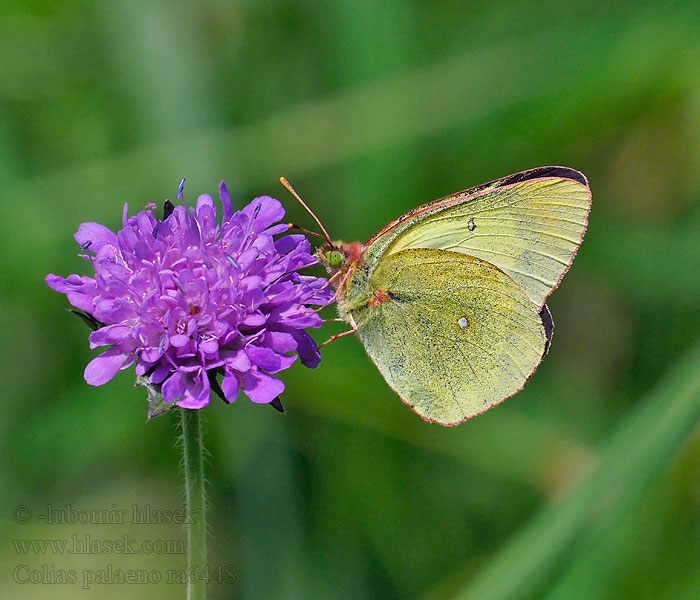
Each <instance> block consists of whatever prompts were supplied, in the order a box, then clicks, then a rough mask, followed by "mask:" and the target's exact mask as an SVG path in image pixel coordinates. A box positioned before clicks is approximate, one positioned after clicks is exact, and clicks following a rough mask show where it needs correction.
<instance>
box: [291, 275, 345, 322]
mask: <svg viewBox="0 0 700 600" xmlns="http://www.w3.org/2000/svg"><path fill="white" fill-rule="evenodd" d="M354 270H355V268H354V267H350V268H349V269H348V270H347V271H346V272H345V275H344V276H343V279H342V280H341V282H340V283H339V284H338V287H337V288H336V289H335V293H334V294H333V296H332V297H331V299H330V300H329V301H328V302H327V303H326V304H324V305H323V306H321V307H319V308H317V309H315V310H307V311H305V312H302V313H300V314H302V315H304V314H309V313H317V312H321V311H322V310H323V309H324V308H326V306H328V305H329V304H330V303H331V302H334V301H335V300H337V299H338V293H339V292H340V290H342V289H343V286H344V285H345V282H346V281H347V280H348V277H350V275H352V272H353V271H354ZM340 272H341V271H336V272H335V273H334V274H333V277H335V276H336V275H337V274H338V273H340ZM333 277H331V279H333ZM331 279H329V280H328V283H330V281H331ZM326 285H328V284H327V283H326V284H324V287H325V286H326Z"/></svg>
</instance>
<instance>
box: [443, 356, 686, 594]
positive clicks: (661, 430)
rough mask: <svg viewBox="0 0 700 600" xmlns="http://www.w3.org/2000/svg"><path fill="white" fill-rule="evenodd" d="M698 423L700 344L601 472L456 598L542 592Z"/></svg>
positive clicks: (611, 447) (642, 408)
mask: <svg viewBox="0 0 700 600" xmlns="http://www.w3.org/2000/svg"><path fill="white" fill-rule="evenodd" d="M698 419H700V344H697V345H696V346H695V347H693V348H692V349H691V350H690V351H689V352H688V353H687V355H686V356H684V357H683V358H682V359H680V360H679V361H678V362H677V363H676V364H675V365H674V366H673V367H672V368H671V369H670V371H669V372H668V373H667V375H666V376H665V377H664V378H663V379H662V380H661V381H660V382H659V383H658V385H657V387H656V388H655V389H654V390H653V391H652V392H651V393H650V394H649V395H648V396H647V397H646V398H645V399H644V400H643V401H642V402H641V403H640V404H639V406H638V407H637V408H636V409H635V410H634V411H633V412H632V413H631V414H630V415H629V416H628V417H627V418H626V419H625V420H624V421H623V422H622V423H621V425H620V427H619V428H618V430H617V431H616V432H615V433H614V434H613V435H612V437H611V439H610V441H609V443H608V444H607V447H606V448H605V450H604V452H603V453H602V455H601V457H600V461H599V464H598V465H597V466H596V467H595V469H593V470H592V471H591V472H590V473H589V474H588V475H587V476H586V477H585V478H584V479H583V480H582V481H580V482H579V483H577V484H575V485H573V486H572V487H571V488H570V489H569V491H568V492H567V493H566V494H565V495H564V496H563V497H562V498H561V499H560V500H559V501H557V502H555V503H554V504H553V505H552V506H549V507H547V508H545V509H544V510H543V511H542V512H541V513H540V514H539V515H537V516H536V517H535V518H534V519H533V520H532V521H531V522H530V523H529V524H527V525H526V526H525V527H524V528H523V529H522V530H521V531H520V532H518V533H517V534H516V535H515V537H514V538H513V539H512V541H511V542H509V543H508V544H507V546H506V547H505V548H504V549H503V550H501V551H500V552H499V553H498V554H496V556H494V557H493V558H492V559H491V560H490V562H489V563H488V564H487V565H486V566H485V568H484V569H483V570H482V571H481V572H480V573H479V574H478V575H477V576H476V578H474V579H473V580H472V581H471V582H470V583H469V584H468V585H467V586H466V587H465V588H463V589H462V590H460V591H459V592H458V593H457V594H455V596H454V598H459V599H460V600H469V599H472V598H473V599H479V600H498V599H501V598H502V599H504V600H505V599H508V600H513V599H517V598H528V597H531V596H532V595H534V594H537V593H538V592H541V589H542V587H543V585H545V584H546V582H547V581H548V580H549V579H550V578H552V577H553V576H555V575H556V574H557V572H558V571H560V570H561V568H562V565H563V563H564V561H565V560H566V561H568V560H570V558H571V554H572V551H574V548H575V546H576V544H577V543H578V542H579V540H580V538H581V536H586V534H587V532H588V531H589V530H590V528H591V527H594V528H596V529H595V530H594V531H598V533H597V534H593V538H592V540H593V541H592V542H591V543H595V540H596V539H599V536H600V535H601V532H604V530H605V528H606V524H609V523H611V522H612V520H614V519H615V518H616V516H617V515H618V514H620V512H621V511H624V510H625V508H626V507H627V506H629V503H630V502H633V501H634V499H636V498H637V497H638V496H639V495H640V494H641V493H642V492H643V491H644V490H645V489H646V488H647V486H648V485H649V484H650V483H651V482H652V481H653V480H654V479H655V478H656V477H658V476H659V474H660V473H661V472H662V471H663V469H664V468H665V467H666V466H667V465H668V464H669V462H670V461H671V460H672V458H673V456H674V455H675V454H676V452H677V451H678V449H679V448H680V447H681V445H682V444H683V443H684V441H685V440H686V438H687V436H688V434H689V433H690V432H691V431H692V430H693V428H694V427H696V425H697V423H698ZM569 591H571V590H570V589H569ZM564 597H566V596H564ZM568 597H569V598H570V597H572V596H571V595H569V596H568Z"/></svg>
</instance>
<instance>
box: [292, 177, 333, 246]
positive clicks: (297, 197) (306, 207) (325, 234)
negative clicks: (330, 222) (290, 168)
mask: <svg viewBox="0 0 700 600" xmlns="http://www.w3.org/2000/svg"><path fill="white" fill-rule="evenodd" d="M280 183H281V184H282V185H283V186H284V187H286V188H287V189H288V190H289V193H290V194H292V196H294V197H295V198H296V199H297V202H299V204H301V205H302V206H303V207H304V209H305V210H306V212H308V213H309V214H310V215H311V216H312V217H313V218H314V221H316V223H318V226H319V227H320V228H321V231H323V235H324V236H326V241H327V242H328V243H329V244H332V242H331V236H329V235H328V232H327V231H326V228H325V227H324V226H323V224H322V223H321V221H319V219H318V217H317V216H316V215H315V214H314V211H312V210H311V209H310V208H309V207H308V206H306V204H304V201H303V200H302V199H301V198H300V197H299V194H297V193H296V192H295V191H294V188H293V187H292V186H291V185H289V182H288V181H287V180H286V179H285V178H284V177H280Z"/></svg>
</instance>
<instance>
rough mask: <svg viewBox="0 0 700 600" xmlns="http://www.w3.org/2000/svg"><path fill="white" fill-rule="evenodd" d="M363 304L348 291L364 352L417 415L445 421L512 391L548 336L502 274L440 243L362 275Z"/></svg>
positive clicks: (393, 257) (391, 258)
mask: <svg viewBox="0 0 700 600" xmlns="http://www.w3.org/2000/svg"><path fill="white" fill-rule="evenodd" d="M368 275H369V278H368V280H367V288H366V291H365V292H366V293H371V294H373V295H374V296H373V297H374V298H375V300H374V301H371V302H354V300H355V299H354V298H352V297H348V298H347V301H348V306H354V308H352V309H351V310H350V314H351V316H352V318H353V319H354V321H355V323H356V324H357V327H358V335H359V336H360V339H361V340H362V343H363V344H364V346H365V348H366V350H367V353H368V354H369V356H370V357H371V358H372V360H373V361H374V362H375V364H376V365H377V367H378V369H379V371H380V372H381V373H382V375H383V376H384V378H385V379H386V381H387V382H388V383H389V385H390V386H391V387H392V388H393V389H394V390H395V391H396V392H397V393H398V394H399V395H400V396H401V398H402V399H403V401H404V402H405V403H406V404H408V405H409V406H411V407H412V408H413V409H414V410H415V411H416V412H417V413H418V414H419V415H421V416H422V417H423V418H424V419H427V420H430V421H435V422H438V423H442V424H445V425H451V424H456V423H459V422H461V421H463V420H464V419H466V418H469V417H471V416H474V415H477V414H479V413H481V412H483V411H485V410H487V409H488V408H490V407H491V406H493V405H494V404H497V403H499V402H500V401H501V400H503V399H504V398H507V397H508V396H511V395H512V394H514V393H515V392H517V391H518V390H520V389H521V388H522V386H523V384H524V383H525V381H526V380H527V378H528V377H529V376H530V375H531V374H532V372H533V371H534V370H535V368H536V367H537V365H538V364H539V363H540V361H541V359H542V356H543V354H544V352H545V348H546V345H547V341H548V332H547V331H546V330H545V325H544V321H543V317H542V316H541V315H540V313H539V308H538V307H537V306H536V305H535V304H534V303H533V302H532V301H531V300H530V299H529V298H528V296H527V295H526V294H525V292H524V291H523V290H522V289H521V288H520V287H519V286H518V285H517V284H516V283H515V282H514V281H513V280H512V279H511V278H510V277H509V276H508V275H506V274H505V273H504V272H503V271H501V270H500V269H498V268H496V267H495V266H494V265H492V264H490V263H489V262H487V261H485V260H481V259H479V258H476V257H473V256H469V255H465V254H461V253H457V252H450V251H445V250H436V249H405V250H401V251H398V252H395V253H390V254H388V255H386V256H384V257H383V258H382V260H381V261H380V262H379V263H378V264H377V265H376V267H375V268H374V269H373V271H372V272H371V273H368Z"/></svg>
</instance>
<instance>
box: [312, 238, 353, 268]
mask: <svg viewBox="0 0 700 600" xmlns="http://www.w3.org/2000/svg"><path fill="white" fill-rule="evenodd" d="M364 251H365V246H364V245H363V244H360V243H359V242H351V243H350V244H346V243H345V242H341V241H340V240H338V241H334V242H330V243H325V244H323V246H321V247H320V248H318V249H317V250H316V258H318V260H319V262H320V263H322V264H323V266H325V267H326V269H328V272H329V273H331V274H333V273H336V272H337V271H347V270H348V269H349V268H350V267H351V266H353V265H354V264H357V263H359V262H360V261H361V260H362V255H363V254H364Z"/></svg>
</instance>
